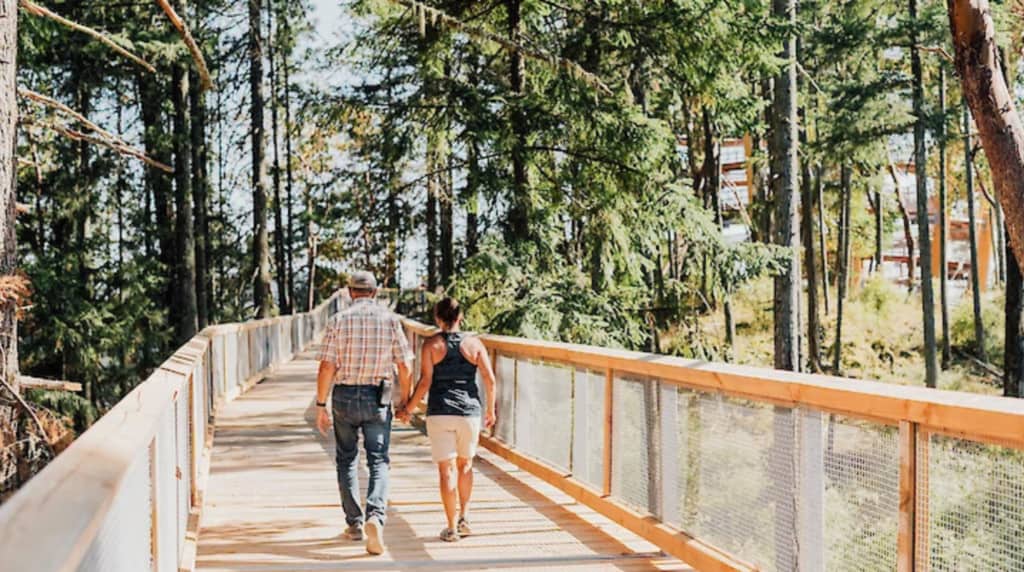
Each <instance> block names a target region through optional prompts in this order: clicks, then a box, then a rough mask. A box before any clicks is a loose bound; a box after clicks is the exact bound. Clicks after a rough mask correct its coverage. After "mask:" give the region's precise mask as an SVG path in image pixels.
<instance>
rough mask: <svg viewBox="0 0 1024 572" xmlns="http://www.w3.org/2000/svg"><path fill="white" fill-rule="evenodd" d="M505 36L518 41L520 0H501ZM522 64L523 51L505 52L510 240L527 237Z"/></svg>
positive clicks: (524, 71)
mask: <svg viewBox="0 0 1024 572" xmlns="http://www.w3.org/2000/svg"><path fill="white" fill-rule="evenodd" d="M505 10H506V12H507V15H508V19H507V23H508V38H509V40H510V41H511V42H512V43H513V44H516V45H519V44H521V42H522V34H523V21H522V2H521V0H505ZM525 80H526V65H525V61H524V59H523V55H522V54H521V53H519V51H518V50H513V51H512V54H511V55H510V56H509V85H510V87H511V88H512V113H511V114H510V115H509V117H510V119H511V122H512V125H511V127H512V138H513V142H512V197H511V200H509V210H508V223H507V237H508V238H509V239H510V240H509V242H510V243H513V244H514V243H515V242H519V241H524V240H528V239H529V238H530V195H529V193H530V181H529V176H528V173H527V171H526V139H527V134H528V132H529V126H528V125H527V120H526V113H525V109H524V108H523V105H524V102H523V98H524V85H525Z"/></svg>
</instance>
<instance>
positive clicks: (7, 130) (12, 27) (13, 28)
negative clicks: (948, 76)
mask: <svg viewBox="0 0 1024 572" xmlns="http://www.w3.org/2000/svg"><path fill="white" fill-rule="evenodd" d="M17 56H18V3H17V1H16V0H0V86H5V87H2V89H0V149H2V150H3V151H2V156H0V241H2V243H0V276H14V273H15V270H16V269H17V265H18V250H17V235H16V233H15V208H14V207H15V203H16V201H17V197H16V194H15V186H16V184H17V180H18V177H17V173H18V171H17V159H16V158H15V146H16V145H17V141H18V134H17V129H18V103H17V96H16V93H17V90H16V88H15V83H16V76H17ZM17 306H18V304H17V301H16V300H6V301H5V302H4V303H3V305H2V306H0V368H2V371H0V375H2V376H3V379H4V381H6V382H7V383H8V384H10V385H11V387H13V388H14V391H15V392H18V391H19V387H18V322H17V316H16V314H15V312H16V310H17Z"/></svg>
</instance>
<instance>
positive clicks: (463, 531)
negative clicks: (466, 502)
mask: <svg viewBox="0 0 1024 572" xmlns="http://www.w3.org/2000/svg"><path fill="white" fill-rule="evenodd" d="M457 530H458V531H459V536H469V535H470V534H473V530H472V529H471V528H469V521H468V520H466V517H464V516H460V517H459V525H458V529H457Z"/></svg>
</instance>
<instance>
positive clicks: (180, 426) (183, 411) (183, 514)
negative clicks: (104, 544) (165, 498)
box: [174, 384, 192, 554]
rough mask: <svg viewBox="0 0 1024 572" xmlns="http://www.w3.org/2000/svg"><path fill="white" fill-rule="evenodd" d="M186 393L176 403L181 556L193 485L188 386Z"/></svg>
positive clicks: (176, 450) (178, 539)
mask: <svg viewBox="0 0 1024 572" xmlns="http://www.w3.org/2000/svg"><path fill="white" fill-rule="evenodd" d="M183 387H184V388H185V393H182V394H179V395H178V399H177V400H175V402H174V409H175V415H174V437H175V458H174V461H175V468H174V470H175V478H176V481H177V482H176V485H177V486H176V489H177V490H176V492H177V498H176V499H175V503H174V504H175V510H176V511H177V515H178V518H177V522H176V523H175V530H176V538H175V539H176V540H177V543H176V547H177V548H176V552H175V554H181V550H182V548H184V543H185V529H186V527H187V525H188V513H189V507H190V505H191V501H190V499H191V490H192V489H191V487H192V485H191V483H192V465H191V459H192V450H191V439H189V432H190V428H189V417H188V413H189V409H188V393H187V391H188V389H187V387H188V386H187V384H186V385H184V386H183Z"/></svg>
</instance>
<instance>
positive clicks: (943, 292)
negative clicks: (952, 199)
mask: <svg viewBox="0 0 1024 572" xmlns="http://www.w3.org/2000/svg"><path fill="white" fill-rule="evenodd" d="M939 116H940V117H941V118H942V119H941V122H940V123H939V133H938V136H937V139H938V140H939V141H938V143H939V306H940V314H941V317H942V318H941V322H942V369H944V370H945V369H949V362H950V358H951V355H952V349H951V347H950V341H949V246H948V245H947V244H946V241H947V237H948V235H949V223H948V221H947V220H946V211H947V205H946V202H947V201H946V68H945V67H943V66H942V65H940V66H939Z"/></svg>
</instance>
